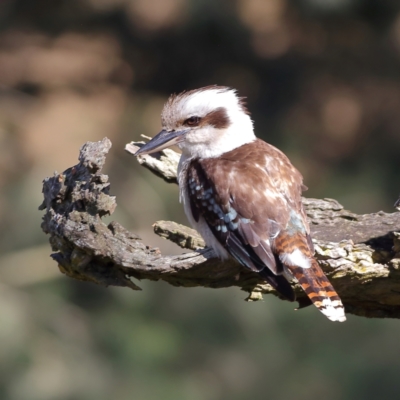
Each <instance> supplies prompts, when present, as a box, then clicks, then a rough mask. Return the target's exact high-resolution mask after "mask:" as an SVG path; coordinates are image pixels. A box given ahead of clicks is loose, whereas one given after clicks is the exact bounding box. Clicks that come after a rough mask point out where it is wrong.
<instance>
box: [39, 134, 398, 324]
mask: <svg viewBox="0 0 400 400" xmlns="http://www.w3.org/2000/svg"><path fill="white" fill-rule="evenodd" d="M136 145H140V144H131V145H128V146H127V150H128V151H130V152H133V151H135V146H136ZM110 148H111V142H110V141H109V140H108V139H103V140H102V141H101V142H97V143H90V142H88V143H86V144H85V145H84V146H83V147H82V148H81V151H80V156H79V164H77V165H76V166H74V167H72V168H69V169H67V170H66V171H64V172H63V173H62V174H55V175H54V176H53V177H51V178H46V179H45V180H44V184H43V195H44V201H43V204H42V205H41V206H40V209H41V210H45V215H44V216H43V222H42V229H43V231H44V232H45V233H47V234H49V235H50V244H51V246H52V250H53V252H54V253H53V254H52V257H53V259H54V260H55V261H57V263H58V265H59V268H60V270H61V271H62V272H63V273H65V274H66V275H68V276H70V277H72V278H75V279H79V280H84V281H91V282H94V283H97V284H100V285H104V286H108V285H115V286H128V287H130V288H132V289H135V290H138V289H139V287H138V286H137V285H136V284H135V283H134V282H133V281H132V278H134V279H139V280H140V279H151V280H159V279H162V280H164V281H166V282H168V283H170V284H171V285H175V286H185V287H191V286H204V287H211V288H222V287H229V286H237V287H239V288H241V289H243V290H245V291H247V292H249V293H250V295H249V297H248V299H250V300H257V299H259V298H260V297H261V295H262V294H265V293H274V291H273V290H272V289H271V287H270V286H269V285H266V284H265V283H263V282H262V281H261V280H260V279H259V278H258V276H257V275H256V274H254V273H252V272H250V271H247V270H245V269H244V268H242V267H241V266H240V265H238V264H237V263H236V262H234V261H233V260H230V261H227V262H221V261H219V260H218V259H216V258H215V257H214V256H213V252H212V250H210V249H202V247H203V246H204V243H203V241H202V239H201V237H199V235H198V234H197V233H196V232H195V231H193V230H192V229H190V228H187V227H184V226H181V225H179V224H176V223H174V222H166V221H160V222H157V223H155V225H154V228H155V231H156V233H157V234H159V235H161V236H163V237H165V238H167V239H169V240H172V241H174V242H176V243H177V244H179V245H180V246H181V247H184V248H188V249H192V250H196V251H194V252H191V253H188V254H183V255H179V256H165V255H162V254H160V252H159V250H158V249H152V248H150V247H149V246H146V245H145V244H143V243H142V242H141V240H140V238H139V237H138V236H137V235H135V234H133V233H131V232H128V231H127V230H126V229H125V228H123V227H122V226H121V225H120V224H118V223H117V222H112V223H110V224H109V225H105V224H104V223H103V222H102V220H101V218H102V217H103V216H104V215H107V214H111V213H112V212H113V211H114V210H115V207H116V200H115V197H113V196H110V195H109V187H110V186H109V185H110V184H109V183H108V177H107V176H106V175H103V174H101V170H102V168H103V165H104V163H105V159H106V154H107V153H108V151H109V149H110ZM178 160H179V156H178V155H177V154H176V153H175V152H173V151H171V150H167V151H164V152H162V153H159V154H156V155H155V156H154V157H153V156H143V157H141V158H140V159H139V162H140V163H141V164H142V165H144V166H145V167H146V168H148V169H150V170H151V171H153V172H154V173H156V174H157V175H158V176H160V177H162V178H163V179H165V180H166V181H167V182H174V181H175V177H176V166H177V162H178ZM132 190H134V188H132ZM304 205H305V207H306V210H307V215H308V217H309V219H310V223H311V227H312V234H313V238H314V243H315V247H316V257H317V259H318V260H319V262H320V264H321V266H322V268H323V269H324V271H325V272H326V274H327V275H328V276H329V278H330V279H331V281H332V282H333V284H334V286H335V288H336V289H337V291H338V293H339V295H340V296H341V297H342V300H343V302H344V304H345V307H346V311H347V312H348V313H353V314H357V315H362V316H366V317H381V318H382V317H392V318H400V307H399V306H400V272H399V267H400V233H399V232H400V213H398V212H397V213H392V214H386V213H383V212H379V213H375V214H368V215H356V214H354V213H351V212H349V211H346V210H344V209H343V207H342V206H341V205H340V204H339V203H338V202H337V201H335V200H331V199H324V200H316V199H304ZM138 212H140V210H138ZM149 223H150V222H149ZM295 289H296V291H297V293H298V297H299V298H301V297H302V296H304V293H303V292H302V291H301V290H299V288H297V287H295ZM274 294H276V293H274Z"/></svg>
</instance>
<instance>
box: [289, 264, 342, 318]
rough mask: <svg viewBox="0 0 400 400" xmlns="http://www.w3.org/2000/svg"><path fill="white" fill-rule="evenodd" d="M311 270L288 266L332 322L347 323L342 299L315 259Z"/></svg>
mask: <svg viewBox="0 0 400 400" xmlns="http://www.w3.org/2000/svg"><path fill="white" fill-rule="evenodd" d="M310 262H311V266H310V267H309V268H301V267H296V266H287V268H288V269H289V270H290V272H291V273H292V274H293V276H294V277H295V278H296V279H297V281H298V282H299V284H300V285H301V287H302V288H303V290H304V291H305V292H306V294H307V296H308V297H309V298H310V300H311V301H312V303H313V304H314V305H315V306H316V307H317V308H318V310H320V311H321V312H322V314H324V315H326V317H328V318H329V319H330V320H331V321H340V322H343V321H346V316H345V314H344V307H343V304H342V301H341V300H340V297H339V296H338V294H337V293H336V291H335V289H334V288H333V286H332V285H331V283H330V282H329V280H328V278H327V277H326V276H325V274H324V272H323V271H322V269H321V267H320V266H319V265H318V263H317V261H316V260H315V259H314V258H311V259H310Z"/></svg>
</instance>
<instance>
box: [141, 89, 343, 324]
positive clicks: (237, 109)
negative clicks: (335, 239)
mask: <svg viewBox="0 0 400 400" xmlns="http://www.w3.org/2000/svg"><path fill="white" fill-rule="evenodd" d="M161 119H162V131H161V132H160V133H159V134H158V135H156V136H155V137H154V138H153V139H152V140H150V142H148V143H146V144H145V145H144V146H143V147H141V148H140V149H139V150H138V151H137V153H136V154H135V155H141V154H142V155H143V154H150V153H153V152H156V151H159V150H162V149H164V148H166V147H169V146H172V145H177V146H178V147H179V148H180V149H181V150H182V156H181V159H180V162H179V167H178V183H179V188H180V200H181V202H182V203H183V206H184V209H185V213H186V215H187V217H188V219H189V222H190V223H191V225H192V226H193V227H194V228H195V229H196V230H197V231H198V232H199V233H200V234H201V236H202V237H203V238H204V240H205V242H206V244H207V246H210V247H212V248H213V249H214V251H215V253H216V255H217V256H218V257H220V258H221V259H226V258H227V257H229V256H232V257H233V258H234V259H236V260H237V261H238V262H239V263H241V264H242V265H243V266H245V267H247V268H250V269H251V270H252V271H255V272H256V273H258V274H259V275H260V276H261V277H262V278H263V279H264V280H265V281H267V282H268V283H269V284H271V285H272V286H273V287H274V288H275V289H276V290H277V291H278V292H279V293H280V294H281V295H282V296H283V297H285V298H286V299H288V300H290V301H294V300H295V294H294V292H293V289H292V287H291V285H290V284H289V282H288V280H287V279H291V278H295V279H296V280H297V281H298V282H299V284H300V285H301V286H302V288H303V290H304V291H305V292H306V294H307V296H308V297H309V299H310V300H311V302H312V303H314V305H315V306H316V307H317V308H318V309H319V310H320V311H321V312H322V313H323V314H325V315H326V316H327V317H328V318H329V319H330V320H332V321H345V320H346V317H345V314H344V308H343V305H342V302H341V300H340V298H339V296H338V295H337V293H336V291H335V289H334V288H333V287H332V285H331V284H330V282H329V281H328V279H327V278H326V276H325V275H324V273H323V271H322V270H321V268H320V266H319V265H318V263H317V261H316V260H315V258H314V257H313V254H314V247H313V243H312V240H311V237H310V228H309V225H308V222H307V218H306V215H305V212H304V209H303V205H302V202H301V192H302V190H304V188H305V187H304V186H303V177H302V175H301V174H300V173H299V171H297V169H296V168H294V167H293V165H292V164H291V163H290V161H289V159H288V158H287V157H286V156H285V154H283V153H282V152H281V151H280V150H278V149H277V148H275V147H274V146H272V145H270V144H268V143H266V142H264V141H263V140H261V139H257V138H256V136H255V135H254V131H253V122H252V120H251V118H250V115H249V112H248V111H247V109H246V107H245V104H244V102H243V99H242V98H240V97H238V96H237V94H236V91H235V90H233V89H230V88H227V87H221V86H208V87H204V88H201V89H197V90H191V91H187V92H183V93H180V94H178V95H172V96H171V97H170V98H169V99H168V101H167V103H166V104H165V106H164V109H163V111H162V115H161Z"/></svg>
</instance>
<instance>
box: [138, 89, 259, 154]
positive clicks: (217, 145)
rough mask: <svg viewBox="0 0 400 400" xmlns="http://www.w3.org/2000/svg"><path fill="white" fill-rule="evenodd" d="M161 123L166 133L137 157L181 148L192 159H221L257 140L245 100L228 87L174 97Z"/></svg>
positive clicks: (164, 110) (155, 138) (162, 115)
mask: <svg viewBox="0 0 400 400" xmlns="http://www.w3.org/2000/svg"><path fill="white" fill-rule="evenodd" d="M161 120H162V131H161V132H160V133H159V134H158V135H156V136H155V137H154V138H153V139H152V140H150V142H148V143H146V144H145V145H144V146H142V147H141V148H140V149H139V150H138V151H137V153H136V154H135V155H140V154H150V153H154V152H156V151H160V150H162V149H165V148H166V147H169V146H173V145H178V146H179V147H180V148H181V150H182V153H183V154H185V155H187V156H189V157H199V158H208V157H218V156H219V155H221V154H223V153H226V152H227V151H230V150H233V149H235V148H237V147H239V146H241V145H243V144H245V143H249V142H252V141H253V140H255V136H254V132H253V123H252V121H251V119H250V116H249V114H248V112H247V110H246V107H245V105H244V103H243V100H242V98H240V97H238V96H237V94H236V91H235V90H234V89H230V88H227V87H221V86H208V87H204V88H201V89H196V90H191V91H189V92H183V93H180V94H178V95H172V96H171V97H170V98H169V99H168V101H167V103H166V104H165V106H164V109H163V111H162V114H161Z"/></svg>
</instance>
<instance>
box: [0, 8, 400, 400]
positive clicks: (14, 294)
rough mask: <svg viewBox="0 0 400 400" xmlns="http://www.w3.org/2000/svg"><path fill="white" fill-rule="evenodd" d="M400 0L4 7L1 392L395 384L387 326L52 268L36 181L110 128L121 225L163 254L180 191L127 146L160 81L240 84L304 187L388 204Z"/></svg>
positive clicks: (345, 392)
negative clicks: (112, 283) (161, 229)
mask: <svg viewBox="0 0 400 400" xmlns="http://www.w3.org/2000/svg"><path fill="white" fill-rule="evenodd" d="M399 57H400V3H398V2H397V1H391V0H380V1H379V0H335V1H331V0H293V1H289V0H286V1H285V0H236V1H229V0H219V1H211V0H59V1H50V0H30V1H25V0H2V1H1V2H0V185H1V193H2V196H1V197H0V226H1V231H0V232H1V233H0V235H1V240H0V250H1V257H0V281H1V284H0V339H1V346H0V371H1V373H0V398H1V399H4V400H21V399H29V400H31V399H32V400H36V399H37V400H58V399H59V400H75V399H77V400H78V399H79V400H92V399H96V400H103V399H115V400H128V399H146V400H149V399H185V400H203V399H211V400H213V399H234V400H235V399H247V398H254V399H264V398H268V399H288V398H294V399H299V400H302V399H309V398H317V397H323V398H325V399H327V400H330V399H355V398H357V399H358V398H362V399H373V398H377V397H378V396H379V397H382V398H396V397H397V396H398V392H399V390H400V383H399V380H398V379H397V375H398V373H399V370H400V361H399V357H398V354H399V350H400V345H399V341H398V337H399V333H400V325H399V322H398V321H389V320H386V321H385V320H366V319H362V318H356V317H352V316H350V317H349V320H348V322H346V323H345V324H333V323H330V322H329V321H327V320H325V319H324V318H323V317H322V316H321V315H320V314H319V313H318V312H317V311H316V310H315V309H312V308H309V309H305V310H302V311H298V312H294V311H293V305H291V304H288V303H283V302H280V301H278V300H276V299H273V298H267V299H265V301H264V302H261V303H245V302H243V298H244V297H245V294H244V293H240V292H238V291H237V290H235V289H229V290H217V291H213V290H205V289H186V290H185V289H178V288H171V287H168V286H167V285H165V284H162V283H146V282H143V283H141V286H142V287H143V288H144V289H145V290H144V291H143V292H141V293H133V292H131V291H129V290H128V289H105V288H100V287H95V286H94V285H92V284H84V283H79V282H74V281H72V280H70V279H67V278H66V277H64V276H62V275H61V274H60V273H59V272H58V270H57V268H56V265H55V264H54V262H52V261H51V260H50V259H49V257H48V255H49V253H50V247H49V246H48V244H47V238H46V237H45V236H44V235H43V234H42V232H41V231H40V228H39V225H40V217H41V215H40V213H39V212H38V211H37V206H38V205H39V204H40V203H41V193H40V189H41V180H42V179H43V178H44V177H45V176H48V175H51V174H52V172H53V171H54V170H58V171H62V170H64V169H65V168H67V167H69V166H71V165H73V164H75V163H76V158H77V155H78V149H79V147H80V146H81V145H82V144H83V143H84V142H85V141H88V140H99V139H102V138H103V137H104V136H108V137H109V138H110V139H111V140H112V142H113V149H112V151H111V153H110V155H109V157H108V170H107V171H106V172H107V173H108V174H109V175H110V179H111V183H112V193H113V194H115V195H116V196H117V202H118V208H117V211H116V213H115V214H114V216H113V217H112V218H113V219H116V220H117V221H118V222H120V223H122V224H123V225H124V226H125V227H127V228H129V229H131V230H132V231H134V232H135V233H138V234H140V235H141V236H142V237H143V239H144V240H145V241H146V242H147V243H148V244H151V245H153V246H159V247H160V248H161V249H162V250H163V251H167V252H178V251H180V250H179V249H177V248H176V247H174V246H173V245H170V244H168V243H166V242H165V241H163V240H162V239H159V238H157V237H155V236H154V235H153V234H152V232H151V224H152V223H153V222H154V221H155V220H158V219H173V220H176V221H178V222H183V223H186V220H185V218H184V216H183V211H182V208H181V206H180V205H178V201H177V197H178V192H177V187H175V186H174V185H167V184H165V183H163V182H161V181H160V180H158V179H157V178H155V177H153V176H151V174H150V173H149V172H148V171H145V170H142V169H140V168H139V167H138V166H137V165H136V163H135V161H134V160H133V158H132V157H130V156H129V155H127V154H126V153H124V151H123V147H124V144H125V143H126V142H128V141H130V140H137V139H139V136H140V134H144V135H148V136H153V135H154V134H155V133H157V132H158V130H159V128H160V121H159V119H160V118H159V114H160V111H161V108H162V105H163V103H164V101H165V100H166V98H167V96H168V95H169V94H170V93H172V92H178V91H181V90H184V89H193V88H196V87H200V86H204V85H209V84H214V83H217V84H220V85H227V86H232V87H235V88H237V89H238V90H239V93H240V95H242V96H247V97H248V107H249V109H250V111H251V112H252V116H253V119H254V120H255V127H256V133H257V134H258V136H260V137H262V138H264V139H265V140H267V141H269V142H271V143H272V144H274V145H276V146H278V147H279V148H281V149H282V150H284V151H285V152H286V153H287V154H288V155H289V156H290V158H291V159H292V160H293V162H294V164H295V165H296V166H297V167H298V168H299V169H300V170H301V171H302V173H303V175H304V177H305V182H306V184H307V185H308V186H309V188H310V189H309V192H308V193H307V194H308V195H309V196H312V197H333V198H336V199H338V200H339V201H340V202H341V203H343V204H344V205H345V207H347V208H349V209H351V210H352V211H354V212H359V213H360V212H375V211H378V210H380V209H383V210H385V211H387V212H391V211H392V210H393V208H392V204H393V203H394V201H395V200H396V198H397V195H398V192H399V191H400V185H399V184H398V171H399V169H400V157H399V153H400V132H399V130H400V112H399V110H400V81H399V77H400V68H399V67H400V62H399V61H400V59H399Z"/></svg>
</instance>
